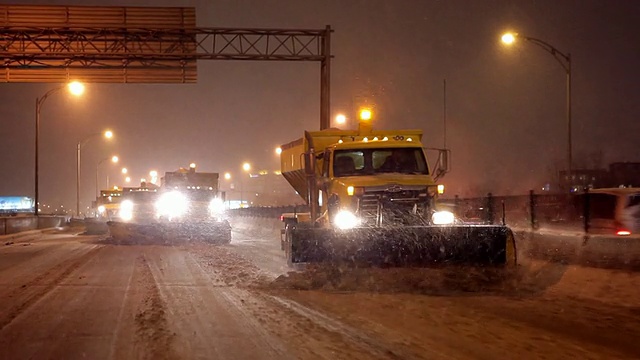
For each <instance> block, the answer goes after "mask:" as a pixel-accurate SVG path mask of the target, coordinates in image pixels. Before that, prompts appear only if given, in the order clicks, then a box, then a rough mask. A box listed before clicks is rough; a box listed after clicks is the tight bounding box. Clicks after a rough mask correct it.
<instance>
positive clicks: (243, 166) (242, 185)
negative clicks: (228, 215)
mask: <svg viewBox="0 0 640 360" xmlns="http://www.w3.org/2000/svg"><path fill="white" fill-rule="evenodd" d="M242 170H244V171H245V172H249V171H251V164H249V163H248V162H246V163H244V164H242ZM238 178H239V179H240V207H242V203H243V202H244V180H242V178H243V177H242V176H239V177H238Z"/></svg>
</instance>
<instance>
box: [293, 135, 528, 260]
mask: <svg viewBox="0 0 640 360" xmlns="http://www.w3.org/2000/svg"><path fill="white" fill-rule="evenodd" d="M281 149H282V152H281V155H280V156H281V169H282V175H283V176H284V178H285V179H286V180H287V181H288V182H289V183H290V184H291V186H292V187H293V188H294V189H295V190H296V191H297V193H298V194H300V196H301V197H302V198H303V199H305V200H306V201H307V203H308V204H309V207H310V209H311V213H310V214H305V215H304V216H302V214H294V215H293V217H292V215H288V216H287V217H286V219H287V222H286V223H287V225H286V228H285V229H284V234H283V235H284V237H283V244H282V245H283V248H284V249H285V251H286V252H287V257H288V260H289V262H290V263H299V262H321V261H334V260H339V261H342V260H348V259H351V260H358V261H362V262H367V263H376V262H391V263H401V264H403V265H408V266H409V265H425V264H433V263H445V262H457V263H474V264H475V263H482V264H505V263H509V262H514V261H515V249H514V244H513V236H512V233H511V231H510V230H509V229H508V228H506V227H504V226H496V225H486V226H472V225H466V224H460V223H459V222H458V221H457V220H456V219H455V218H454V217H453V214H451V213H450V212H446V211H437V204H436V197H437V186H438V184H437V183H436V180H435V178H434V177H436V174H437V175H442V174H443V173H444V172H446V170H447V167H448V164H447V158H448V157H447V154H448V153H447V151H446V150H441V151H440V152H439V156H438V161H436V163H435V164H434V165H433V168H431V167H430V166H429V163H428V161H427V156H426V155H427V154H426V151H425V149H424V146H423V144H422V131H420V130H387V131H385V130H372V129H371V128H370V127H366V126H364V127H361V128H360V129H359V130H357V131H356V130H337V129H328V130H322V131H314V132H306V133H305V136H304V137H302V138H301V139H298V140H296V141H293V142H290V143H288V144H285V145H282V147H281ZM294 218H295V220H293V219H294ZM299 219H306V220H300V221H298V220H299Z"/></svg>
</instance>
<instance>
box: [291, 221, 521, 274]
mask: <svg viewBox="0 0 640 360" xmlns="http://www.w3.org/2000/svg"><path fill="white" fill-rule="evenodd" d="M285 251H286V253H287V259H288V262H289V264H290V265H293V264H298V263H327V262H329V263H344V262H347V263H349V262H351V263H356V264H369V265H374V266H375V265H390V266H399V267H426V266H437V265H445V264H458V265H482V266H484V265H487V266H491V265H495V266H501V265H502V266H504V265H515V263H516V249H515V240H514V236H513V232H512V231H511V230H510V229H509V228H508V227H506V226H500V225H450V226H415V227H401V228H398V227H389V228H355V229H350V230H335V229H325V228H311V227H307V226H304V224H298V225H291V226H289V227H288V228H287V230H286V232H285Z"/></svg>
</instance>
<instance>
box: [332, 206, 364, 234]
mask: <svg viewBox="0 0 640 360" xmlns="http://www.w3.org/2000/svg"><path fill="white" fill-rule="evenodd" d="M333 223H334V224H335V225H336V226H337V227H338V229H342V230H346V229H352V228H354V227H356V226H358V225H359V224H360V220H358V218H357V217H356V216H355V215H353V213H351V211H347V210H342V211H340V212H339V213H338V214H336V217H335V218H334V219H333Z"/></svg>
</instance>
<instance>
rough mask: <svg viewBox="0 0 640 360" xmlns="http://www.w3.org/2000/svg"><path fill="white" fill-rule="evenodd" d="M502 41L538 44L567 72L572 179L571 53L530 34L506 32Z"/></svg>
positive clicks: (568, 140)
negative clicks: (522, 41) (524, 41)
mask: <svg viewBox="0 0 640 360" xmlns="http://www.w3.org/2000/svg"><path fill="white" fill-rule="evenodd" d="M501 39H502V42H503V43H504V44H506V45H512V44H514V43H515V42H516V41H517V40H518V39H524V40H526V41H528V42H530V43H532V44H535V45H538V46H539V47H541V48H542V49H544V50H545V51H546V52H548V53H549V54H551V55H552V56H553V57H554V58H555V59H556V60H557V61H558V63H560V66H562V68H563V69H564V71H565V73H566V74H567V84H566V87H567V94H566V95H567V99H566V101H567V104H566V107H567V108H566V118H567V176H568V177H569V181H570V180H571V167H572V165H573V164H572V163H573V161H572V146H571V54H570V53H563V52H562V51H560V50H558V49H556V48H555V47H554V46H553V45H551V44H549V43H547V42H546V41H543V40H540V39H536V38H533V37H529V36H524V35H520V34H518V33H505V34H503V35H502V38H501Z"/></svg>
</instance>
